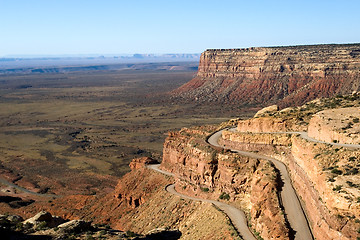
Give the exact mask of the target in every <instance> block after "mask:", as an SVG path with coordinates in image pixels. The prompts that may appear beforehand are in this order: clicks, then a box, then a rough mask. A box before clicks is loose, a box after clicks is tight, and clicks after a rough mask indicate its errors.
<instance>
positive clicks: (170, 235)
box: [135, 230, 182, 240]
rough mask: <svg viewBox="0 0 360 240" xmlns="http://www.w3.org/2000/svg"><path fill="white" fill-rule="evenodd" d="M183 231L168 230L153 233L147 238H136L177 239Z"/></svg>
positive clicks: (152, 239) (153, 239) (151, 239)
mask: <svg viewBox="0 0 360 240" xmlns="http://www.w3.org/2000/svg"><path fill="white" fill-rule="evenodd" d="M181 235H182V234H181V232H180V231H179V230H166V231H162V232H157V233H152V234H150V235H148V236H146V237H145V238H135V239H136V240H140V239H146V240H177V239H180V237H181Z"/></svg>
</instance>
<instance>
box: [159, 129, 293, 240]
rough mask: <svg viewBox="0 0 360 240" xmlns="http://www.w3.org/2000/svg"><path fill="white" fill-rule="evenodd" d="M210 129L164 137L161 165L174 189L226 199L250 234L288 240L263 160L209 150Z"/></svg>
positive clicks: (275, 186) (274, 183) (272, 176)
mask: <svg viewBox="0 0 360 240" xmlns="http://www.w3.org/2000/svg"><path fill="white" fill-rule="evenodd" d="M211 131H214V128H211V127H208V128H207V127H202V128H191V129H182V130H181V131H180V132H173V133H170V134H169V136H168V138H167V139H166V140H165V143H164V153H163V161H162V163H161V166H162V168H163V169H166V170H167V171H170V172H173V173H174V174H175V176H176V179H177V180H176V190H177V191H178V192H183V193H185V194H186V195H190V196H197V197H199V196H200V197H202V198H206V199H215V200H218V199H220V200H221V199H222V200H225V201H229V202H230V203H232V204H234V205H235V206H237V207H239V208H240V209H242V210H243V211H245V212H246V214H247V216H248V218H249V223H250V224H251V226H252V228H253V231H254V233H255V235H259V236H262V237H263V238H264V239H289V236H290V231H291V230H290V229H289V228H288V224H287V221H286V219H285V218H284V215H283V212H282V209H281V205H280V203H279V198H278V190H279V187H280V186H279V181H278V178H279V175H278V173H277V172H276V171H275V169H274V167H273V166H272V165H271V164H270V163H269V162H268V161H263V160H260V159H253V158H249V157H245V156H240V155H238V154H235V153H232V152H227V151H222V150H220V149H218V150H217V149H213V148H212V147H210V146H209V145H208V144H207V143H206V142H205V138H206V136H207V135H208V134H209V133H210V132H211Z"/></svg>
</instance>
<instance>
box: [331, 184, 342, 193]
mask: <svg viewBox="0 0 360 240" xmlns="http://www.w3.org/2000/svg"><path fill="white" fill-rule="evenodd" d="M341 189H342V185H336V187H334V188H333V191H337V192H338V191H340V190H341Z"/></svg>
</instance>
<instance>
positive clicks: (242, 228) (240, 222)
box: [147, 164, 256, 240]
mask: <svg viewBox="0 0 360 240" xmlns="http://www.w3.org/2000/svg"><path fill="white" fill-rule="evenodd" d="M159 166H160V164H152V165H147V167H148V168H150V169H152V170H155V171H158V172H160V173H162V174H165V175H168V176H174V174H172V173H169V172H167V171H164V170H161V169H159ZM165 190H166V191H168V192H169V193H171V194H174V195H177V196H179V197H181V198H184V199H190V200H193V201H201V202H207V203H212V204H214V205H216V206H217V207H218V208H220V209H221V210H222V211H223V212H224V213H225V214H226V215H227V216H228V217H229V218H230V220H231V222H232V224H233V225H234V226H235V228H236V230H237V231H238V233H239V234H240V235H241V237H242V238H243V239H244V240H256V238H255V237H254V235H253V234H252V233H251V231H250V230H249V227H248V225H247V220H246V216H245V214H244V212H243V211H241V210H239V209H237V208H235V207H234V206H231V205H229V204H226V203H223V202H219V201H215V200H209V199H203V198H195V197H190V196H187V195H184V194H181V193H178V192H177V191H176V190H175V184H170V185H167V186H166V188H165Z"/></svg>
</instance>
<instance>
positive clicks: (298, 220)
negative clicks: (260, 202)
mask: <svg viewBox="0 0 360 240" xmlns="http://www.w3.org/2000/svg"><path fill="white" fill-rule="evenodd" d="M222 131H223V130H222ZM222 131H219V132H216V133H215V134H213V135H211V136H210V137H209V139H208V143H210V144H211V145H213V146H216V147H223V146H221V145H220V144H219V143H218V140H219V138H220V137H221V134H222ZM230 150H231V151H233V152H237V153H239V154H241V155H243V156H247V157H252V158H258V159H264V160H268V161H271V162H272V163H273V164H274V165H275V167H276V168H277V169H278V170H279V171H280V175H281V180H282V181H283V183H284V186H283V188H282V189H281V192H280V196H281V202H282V205H283V207H284V211H285V214H286V215H287V219H288V221H289V223H290V226H291V227H292V229H293V230H294V231H295V239H296V240H311V239H313V236H312V233H311V230H310V227H309V223H308V221H307V218H306V216H305V213H304V211H303V208H302V206H301V203H300V201H299V198H298V196H297V195H296V192H295V190H294V188H293V186H292V184H291V179H290V177H289V173H288V171H287V169H286V166H285V164H283V163H282V162H280V161H278V160H276V159H274V158H271V157H267V156H263V155H260V154H257V153H252V152H245V151H240V150H237V149H231V148H230Z"/></svg>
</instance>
